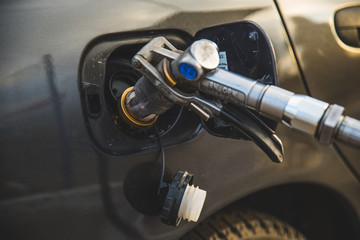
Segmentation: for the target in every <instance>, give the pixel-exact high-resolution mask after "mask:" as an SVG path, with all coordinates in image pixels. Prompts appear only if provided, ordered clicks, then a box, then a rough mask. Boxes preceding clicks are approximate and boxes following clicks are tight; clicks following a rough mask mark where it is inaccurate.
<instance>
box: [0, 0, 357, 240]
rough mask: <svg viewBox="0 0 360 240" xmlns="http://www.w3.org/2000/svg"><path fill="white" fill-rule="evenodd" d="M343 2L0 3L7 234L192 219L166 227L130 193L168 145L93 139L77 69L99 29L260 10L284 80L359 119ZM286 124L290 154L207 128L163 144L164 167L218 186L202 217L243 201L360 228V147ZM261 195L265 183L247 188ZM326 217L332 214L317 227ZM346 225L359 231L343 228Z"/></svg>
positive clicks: (253, 16)
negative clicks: (137, 171)
mask: <svg viewBox="0 0 360 240" xmlns="http://www.w3.org/2000/svg"><path fill="white" fill-rule="evenodd" d="M345 3H346V2H344V1H340V0H338V1H335V0H333V1H317V2H314V1H296V2H292V3H291V4H290V3H288V1H285V0H284V1H282V0H281V1H277V2H273V1H271V0H258V1H230V0H226V1H221V3H220V2H219V1H196V2H193V1H181V2H169V1H112V0H107V1H92V0H80V1H59V2H56V3H55V2H54V3H51V2H49V1H44V0H29V1H23V0H20V1H9V2H2V3H1V5H0V11H1V15H0V30H1V33H2V36H1V38H0V46H1V59H2V61H1V64H0V109H1V112H0V119H1V120H0V143H1V147H0V197H1V199H0V222H1V224H0V226H1V227H0V228H1V235H2V236H4V239H54V238H59V239H115V238H117V239H141V238H145V239H178V238H179V237H181V236H183V235H184V234H185V233H186V232H188V231H189V230H191V229H192V228H193V227H194V226H195V223H182V224H181V225H180V226H179V227H177V228H174V227H169V226H166V225H164V224H163V223H161V221H160V217H159V216H146V215H143V214H141V213H139V212H138V211H136V210H135V209H134V208H132V206H131V205H130V203H129V202H128V201H127V199H126V198H125V196H124V193H123V184H124V180H125V177H126V176H127V174H128V173H129V171H130V170H131V169H134V168H135V167H136V166H139V165H140V164H142V163H145V162H149V161H155V160H156V159H157V158H158V154H159V153H158V151H157V150H151V151H139V152H138V153H136V154H130V155H127V156H114V155H111V154H107V153H104V152H103V151H101V150H100V149H98V148H96V147H94V144H93V143H92V140H91V139H90V138H89V134H88V132H87V128H86V125H85V121H84V118H83V115H82V109H81V103H80V102H81V99H80V95H79V91H78V67H79V60H80V58H81V57H82V56H83V50H84V49H85V48H86V46H87V44H88V43H89V42H91V40H92V39H94V38H97V37H99V36H103V35H107V34H110V33H111V34H113V36H115V37H116V36H119V35H121V34H122V33H124V32H128V31H132V32H133V31H135V32H144V31H151V30H160V31H164V32H167V31H169V30H168V29H175V30H176V31H182V32H185V33H186V34H187V35H189V36H194V35H195V34H196V32H198V31H199V30H200V29H203V28H205V27H209V26H212V25H218V24H222V23H229V22H235V21H240V20H251V21H254V22H256V23H257V24H258V25H260V26H261V27H262V28H263V29H264V30H265V32H266V33H267V34H268V36H269V38H270V40H271V42H272V45H273V48H274V51H275V55H276V62H277V71H278V79H279V85H280V86H281V87H283V88H285V89H288V90H291V91H294V92H297V93H303V94H311V95H312V96H314V97H316V98H319V99H322V100H324V101H328V102H331V103H338V104H341V105H343V106H345V108H346V109H347V111H346V113H347V114H349V115H351V116H353V117H357V118H359V117H360V110H359V109H360V108H359V105H360V98H359V94H358V89H359V87H360V82H359V79H360V71H359V64H360V53H359V51H358V50H356V49H351V48H347V47H346V46H344V45H343V44H342V43H340V42H339V39H338V37H337V35H336V33H335V32H334V29H333V28H334V26H333V23H332V19H333V14H334V12H335V11H336V9H338V8H339V7H341V6H342V5H343V4H345ZM171 31H173V30H171ZM148 37H151V36H148ZM277 134H278V135H279V137H280V138H281V139H282V141H283V143H284V147H285V162H284V163H282V164H275V163H273V162H271V161H270V160H269V159H268V158H267V156H266V155H265V154H264V153H263V152H261V150H259V149H258V148H257V147H256V145H254V144H253V143H252V142H250V141H245V140H230V139H224V138H217V137H215V136H212V135H210V134H208V133H207V132H206V131H201V132H199V133H198V134H197V136H196V137H194V138H192V139H191V141H187V142H183V143H181V144H176V145H172V146H171V147H168V148H166V158H167V162H166V164H167V168H168V169H169V170H170V171H172V172H175V171H176V170H178V169H186V170H188V171H190V172H192V173H193V174H194V176H195V180H194V181H195V184H196V185H199V186H201V187H202V188H203V189H206V190H207V191H208V197H207V200H206V203H205V206H204V209H203V212H202V215H201V218H200V221H201V220H203V219H205V218H206V217H208V216H211V215H212V214H213V213H214V212H216V211H218V210H220V209H222V208H224V207H226V206H228V205H230V204H233V203H239V201H240V203H241V204H245V205H246V206H251V207H255V208H258V209H263V210H264V211H269V212H271V211H273V212H274V213H272V214H275V215H276V214H278V215H280V216H282V217H283V218H284V219H285V220H288V221H293V224H294V225H296V227H298V228H299V229H300V230H302V231H303V232H304V234H305V235H306V234H308V236H309V238H311V237H313V238H315V239H321V238H323V239H325V238H326V239H344V238H343V237H344V236H346V237H345V238H346V239H357V235H356V229H359V219H360V217H359V216H360V204H359V203H360V175H359V174H360V162H359V161H357V160H359V158H360V157H359V156H360V153H359V152H358V150H354V149H349V148H347V147H345V146H330V147H329V146H323V145H320V144H318V143H317V142H315V140H312V139H310V138H308V137H306V136H302V135H299V134H297V133H295V132H293V131H291V130H290V129H288V128H286V127H284V126H280V125H279V126H278V128H277ZM279 186H280V187H279ZM255 193H257V194H258V195H256V194H255ZM251 194H255V195H252V196H251V197H250V198H245V197H248V196H250V195H251ZM262 194H264V195H262ZM257 196H259V197H257ZM264 196H265V197H264ZM277 196H281V198H278V197H277ZM252 197H253V198H252ZM244 198H245V200H244ZM250 200H251V201H250ZM326 200H328V202H329V205H327V204H325V203H324V202H327V201H326ZM330 202H331V204H330ZM329 206H330V207H333V208H331V209H330V207H329ZM334 206H336V207H334ZM334 209H336V210H334ZM310 213H311V214H310ZM291 216H298V217H297V218H294V217H291ZM324 216H325V218H327V219H328V221H326V219H325V220H324ZM294 219H296V220H294ZM316 222H322V224H319V225H318V226H317V228H314V226H315V225H316V224H315V223H316ZM341 222H343V223H344V224H341ZM343 225H346V226H343ZM334 226H338V229H337V228H335V227H334ZM328 229H333V230H332V231H330V230H328ZM345 230H346V234H348V235H342V234H345V233H344V231H345ZM327 234H328V235H327ZM324 236H325V237H324ZM341 236H342V237H341Z"/></svg>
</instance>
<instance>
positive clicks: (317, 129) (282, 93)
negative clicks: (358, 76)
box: [172, 40, 360, 146]
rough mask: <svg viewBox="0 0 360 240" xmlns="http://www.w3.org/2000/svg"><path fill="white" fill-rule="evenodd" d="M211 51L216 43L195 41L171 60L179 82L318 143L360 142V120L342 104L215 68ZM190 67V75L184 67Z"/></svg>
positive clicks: (215, 61) (215, 47)
mask: <svg viewBox="0 0 360 240" xmlns="http://www.w3.org/2000/svg"><path fill="white" fill-rule="evenodd" d="M214 52H217V46H216V44H214V43H213V42H211V41H209V40H199V41H196V42H194V43H193V45H192V46H191V47H189V48H188V50H187V51H185V52H184V54H182V55H180V56H179V57H178V58H177V59H176V60H174V61H173V63H172V69H173V74H174V75H175V77H176V78H177V79H179V81H180V82H181V81H183V82H185V83H188V84H190V85H192V86H193V87H197V90H200V91H201V92H204V93H206V94H208V95H211V96H213V97H215V98H216V99H218V100H221V101H223V102H231V103H233V104H235V105H239V106H245V107H247V108H250V109H252V110H255V111H257V112H258V113H260V114H261V115H263V116H266V117H269V118H271V119H273V120H276V121H281V122H283V123H284V124H285V125H287V126H289V127H291V128H293V129H296V130H298V131H300V132H304V133H306V134H309V135H311V136H313V137H315V138H316V139H318V140H319V141H320V142H321V143H325V144H330V143H331V142H332V141H333V140H334V139H337V140H339V141H341V142H345V143H349V144H351V145H355V146H360V122H359V121H358V120H355V119H352V118H349V117H344V116H343V114H342V113H343V111H344V108H343V107H341V106H338V105H330V104H328V103H326V102H323V101H320V100H317V99H315V98H312V97H309V96H306V95H299V94H294V93H293V92H290V91H288V90H285V89H282V88H280V87H277V86H272V85H271V86H270V85H265V84H263V83H261V82H258V81H255V80H253V79H250V78H247V77H245V76H241V75H238V74H235V73H232V72H229V71H225V70H222V69H219V68H214V66H213V65H214V63H218V62H219V59H218V58H219V56H218V54H214ZM199 59H200V60H199ZM205 60H206V63H211V64H209V65H211V68H209V67H203V65H204V64H203V62H204V61H205ZM184 66H186V68H184ZM189 69H190V70H191V71H190V73H191V74H190V75H189V74H188V73H189V71H187V70H189ZM198 69H200V70H198ZM209 69H210V71H209ZM211 69H213V70H211ZM204 73H206V74H205V75H204Z"/></svg>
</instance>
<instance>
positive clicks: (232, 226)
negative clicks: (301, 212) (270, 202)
mask: <svg viewBox="0 0 360 240" xmlns="http://www.w3.org/2000/svg"><path fill="white" fill-rule="evenodd" d="M210 239H211V240H240V239H241V240H245V239H249V240H250V239H257V240H261V239H269V240H270V239H271V240H300V239H301V240H303V239H306V238H305V236H304V235H303V234H302V233H301V232H300V231H298V230H297V229H295V228H294V227H292V226H290V225H289V224H287V223H285V222H284V221H281V220H279V219H277V218H275V217H273V216H269V215H266V214H263V213H259V212H256V211H253V210H234V211H220V212H218V213H216V214H215V215H213V216H212V217H210V218H208V219H206V220H204V221H203V222H201V223H199V225H198V226H196V227H195V228H194V229H193V230H192V231H191V232H189V233H188V234H186V235H185V236H184V237H183V238H182V240H210Z"/></svg>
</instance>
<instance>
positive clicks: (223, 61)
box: [219, 51, 228, 70]
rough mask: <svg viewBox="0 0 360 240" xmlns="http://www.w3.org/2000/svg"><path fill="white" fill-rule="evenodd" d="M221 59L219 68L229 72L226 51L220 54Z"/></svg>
mask: <svg viewBox="0 0 360 240" xmlns="http://www.w3.org/2000/svg"><path fill="white" fill-rule="evenodd" d="M219 58H220V61H219V68H221V69H224V70H228V63H227V58H226V52H225V51H222V52H219Z"/></svg>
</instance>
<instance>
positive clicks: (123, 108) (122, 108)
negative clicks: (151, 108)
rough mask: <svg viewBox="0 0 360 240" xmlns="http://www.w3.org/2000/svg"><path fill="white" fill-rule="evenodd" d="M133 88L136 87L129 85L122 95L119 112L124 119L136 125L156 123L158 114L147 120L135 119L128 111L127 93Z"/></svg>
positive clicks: (143, 125) (145, 125) (144, 125)
mask: <svg viewBox="0 0 360 240" xmlns="http://www.w3.org/2000/svg"><path fill="white" fill-rule="evenodd" d="M133 89H134V87H129V88H127V89H126V90H125V91H124V92H123V94H122V95H121V98H120V101H119V103H118V112H119V114H120V116H121V117H122V118H123V119H124V121H125V122H127V123H129V124H130V125H132V126H135V127H147V126H150V125H152V124H154V123H155V122H156V120H157V118H158V116H157V115H156V116H155V117H154V118H153V119H151V120H150V121H147V122H146V121H139V120H137V119H135V118H134V117H132V116H131V114H130V113H129V112H128V109H127V107H126V103H125V100H126V96H127V94H129V93H130V92H131V91H132V90H133Z"/></svg>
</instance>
